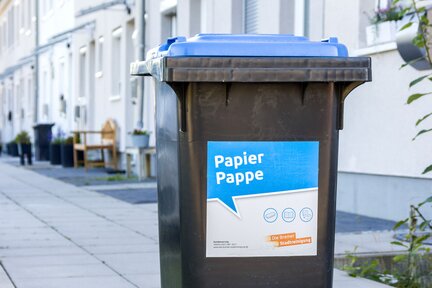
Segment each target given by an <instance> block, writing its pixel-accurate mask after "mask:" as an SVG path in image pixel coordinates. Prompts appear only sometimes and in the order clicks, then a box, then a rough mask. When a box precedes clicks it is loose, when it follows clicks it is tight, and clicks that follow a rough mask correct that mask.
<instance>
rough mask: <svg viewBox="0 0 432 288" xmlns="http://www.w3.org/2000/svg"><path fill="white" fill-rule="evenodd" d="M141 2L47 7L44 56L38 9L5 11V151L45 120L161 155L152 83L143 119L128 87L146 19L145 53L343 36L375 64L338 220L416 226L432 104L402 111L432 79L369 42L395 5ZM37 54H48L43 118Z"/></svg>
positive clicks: (353, 120)
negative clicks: (241, 40) (142, 140)
mask: <svg viewBox="0 0 432 288" xmlns="http://www.w3.org/2000/svg"><path fill="white" fill-rule="evenodd" d="M138 1H142V0H135V1H126V2H124V1H103V0H90V1H89V0H87V1H84V0H75V1H73V0H58V1H54V0H39V15H40V21H39V26H40V28H39V31H40V43H39V48H38V49H35V48H36V47H35V41H34V39H35V37H34V36H35V35H34V33H35V13H34V11H35V7H34V6H35V1H31V0H15V1H11V0H10V1H7V0H2V1H0V40H1V41H0V53H1V54H0V73H1V77H0V78H1V81H0V105H1V113H0V125H1V126H0V129H1V133H2V141H3V142H7V141H9V140H11V139H12V138H13V137H14V135H16V134H17V133H18V132H19V131H21V130H27V131H31V130H32V128H31V127H32V125H33V124H34V123H35V119H37V122H38V123H44V122H45V123H55V124H56V126H55V128H54V131H56V130H55V129H62V130H63V131H65V132H66V133H69V132H70V131H72V130H75V129H86V130H98V129H100V127H101V126H102V124H103V123H104V121H106V120H107V119H108V118H112V119H114V120H115V121H116V123H117V125H118V131H119V133H118V139H117V141H118V142H119V146H118V147H119V150H120V152H124V150H125V148H126V147H127V146H129V145H131V143H130V139H129V137H128V133H129V132H131V131H132V130H133V129H134V128H136V127H137V123H138V122H139V121H141V120H142V122H143V124H144V129H146V130H148V131H150V132H152V133H151V140H150V144H151V145H152V146H153V145H155V138H154V135H155V133H154V126H155V125H154V124H155V123H154V110H155V109H154V107H155V95H154V92H153V87H154V86H153V85H154V84H153V81H152V80H151V79H150V78H146V79H145V81H144V90H145V94H144V95H145V96H144V100H143V101H144V103H143V105H142V106H143V107H144V108H143V109H144V111H143V115H144V116H143V118H142V119H140V115H141V113H140V112H141V111H140V109H141V107H142V106H141V105H140V104H141V102H140V101H141V98H140V97H139V93H138V92H137V91H138V88H139V86H140V85H141V83H140V81H139V79H137V78H134V77H130V76H129V64H130V63H131V62H133V61H136V60H142V59H139V56H138V55H139V53H138V51H139V45H140V42H139V39H138V31H139V29H140V28H141V27H139V26H138V23H139V21H138V20H139V18H140V17H145V43H144V44H145V49H146V51H148V50H149V49H150V48H152V47H155V46H157V45H159V44H161V43H163V42H164V41H165V40H166V39H167V38H168V37H173V36H177V35H181V36H187V37H190V36H193V35H195V34H197V33H275V34H295V35H304V36H307V37H309V38H310V39H311V40H315V41H319V40H320V39H323V38H328V37H338V38H339V41H340V42H342V43H344V44H346V45H347V47H348V50H349V52H350V55H351V56H368V57H371V58H372V63H373V69H372V71H373V82H372V83H367V84H364V85H362V86H361V87H360V88H358V89H356V90H355V91H354V92H353V93H351V94H350V96H349V97H348V98H347V100H346V101H345V112H344V114H345V116H344V119H345V121H344V123H345V125H344V130H343V131H341V133H340V153H339V155H340V157H339V183H338V186H339V189H338V209H340V210H343V211H347V212H354V213H358V214H363V215H368V216H373V217H380V218H384V219H391V220H398V219H402V218H404V217H406V216H407V213H408V207H409V204H410V203H417V202H420V201H421V200H424V199H425V198H426V196H428V195H431V194H432V185H431V184H432V176H431V175H428V174H425V175H422V174H421V172H422V171H423V169H424V168H425V167H426V166H427V165H428V164H429V163H431V162H432V158H428V155H430V153H429V152H430V151H431V150H432V142H431V141H430V140H429V139H428V138H427V137H424V138H419V139H418V140H416V141H411V139H412V138H413V136H414V135H415V134H416V131H417V130H416V127H415V126H414V123H415V121H416V120H417V119H418V118H420V117H421V116H422V115H424V114H427V113H428V112H430V111H429V110H428V109H427V107H431V106H432V105H431V102H430V101H432V100H430V99H424V101H423V104H421V103H418V104H417V103H416V104H413V105H411V106H407V105H404V103H405V102H406V97H407V96H408V95H410V93H413V91H414V92H415V91H417V90H418V91H425V90H427V89H428V85H427V83H426V82H425V83H424V84H421V85H418V87H417V86H416V88H415V89H413V90H412V91H410V90H409V89H408V85H409V82H410V81H412V80H413V79H415V78H417V77H419V76H421V75H423V74H424V73H425V72H422V71H417V70H416V69H414V68H412V67H410V66H408V67H406V68H404V69H402V70H400V69H399V67H400V66H401V65H402V64H403V63H404V62H403V60H402V58H401V57H400V55H399V52H398V51H397V45H396V44H395V40H394V39H388V40H387V41H385V42H383V43H379V44H376V43H375V44H372V45H371V44H370V43H368V41H367V39H368V35H367V33H366V30H367V27H368V26H369V21H370V20H369V18H370V17H371V16H372V15H373V13H375V12H374V11H376V9H377V7H381V8H382V7H385V5H389V3H390V2H391V1H387V0H385V1H382V0H380V1H376V0H351V1H342V0H314V1H311V0H147V1H145V13H143V12H141V11H139V10H138V9H137V3H138ZM419 2H425V1H424V0H420V1H419ZM378 5H379V6H378ZM383 5H384V6H383ZM44 45H45V46H44ZM40 47H42V48H40ZM34 53H39V70H38V71H39V74H38V75H39V81H38V85H39V98H38V101H37V103H38V106H37V117H35V115H33V113H34V111H35V108H34V105H35V103H36V101H35V97H34V95H35V93H34V90H35V89H34V81H35V80H34V79H35V78H34V75H35V71H34ZM17 64H19V65H18V66H17ZM122 161H123V162H124V159H122ZM123 164H124V163H123Z"/></svg>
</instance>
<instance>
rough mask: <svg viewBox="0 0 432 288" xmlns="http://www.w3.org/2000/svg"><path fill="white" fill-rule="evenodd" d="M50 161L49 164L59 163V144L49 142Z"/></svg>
mask: <svg viewBox="0 0 432 288" xmlns="http://www.w3.org/2000/svg"><path fill="white" fill-rule="evenodd" d="M50 163H51V165H60V164H61V144H54V143H51V144H50Z"/></svg>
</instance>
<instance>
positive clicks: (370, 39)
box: [366, 4, 404, 46]
mask: <svg viewBox="0 0 432 288" xmlns="http://www.w3.org/2000/svg"><path fill="white" fill-rule="evenodd" d="M403 9H404V8H403V7H402V6H396V5H394V4H391V5H388V6H386V7H378V8H377V9H376V10H375V11H374V15H373V16H372V17H369V21H370V23H371V25H369V26H367V27H366V44H367V45H368V46H373V45H377V44H382V43H388V42H392V41H394V40H395V39H396V32H398V31H399V28H400V27H401V20H402V18H403V13H402V12H403Z"/></svg>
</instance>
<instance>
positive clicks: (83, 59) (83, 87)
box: [78, 46, 87, 97]
mask: <svg viewBox="0 0 432 288" xmlns="http://www.w3.org/2000/svg"><path fill="white" fill-rule="evenodd" d="M86 64H87V47H86V46H83V47H81V49H80V56H79V72H80V73H79V81H80V82H79V95H78V97H86V94H87V93H86V92H87V69H86V68H87V67H86Z"/></svg>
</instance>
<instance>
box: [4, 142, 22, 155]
mask: <svg viewBox="0 0 432 288" xmlns="http://www.w3.org/2000/svg"><path fill="white" fill-rule="evenodd" d="M7 152H8V154H9V155H10V156H12V157H18V156H19V153H18V145H17V143H16V142H15V140H12V141H10V142H9V143H8V144H7Z"/></svg>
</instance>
